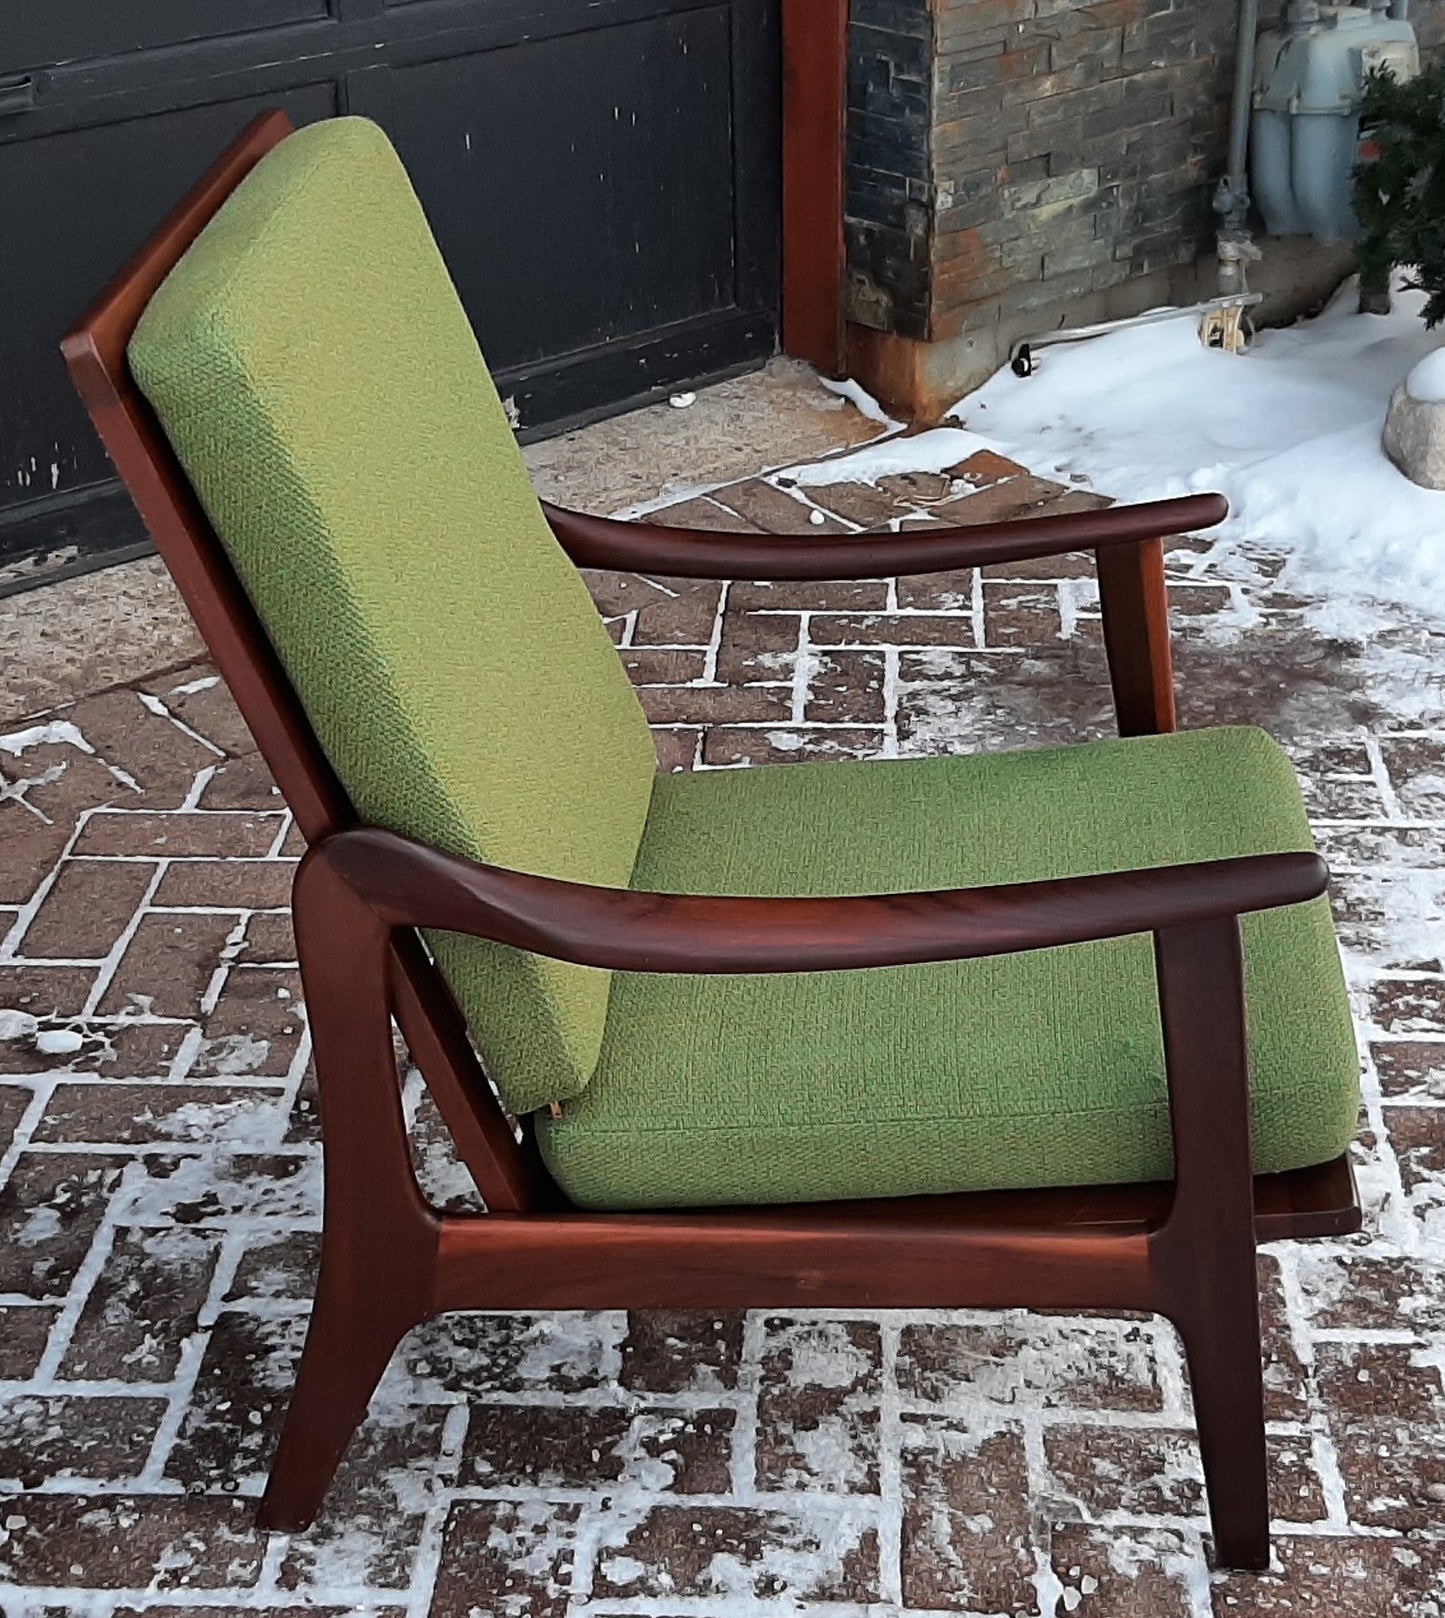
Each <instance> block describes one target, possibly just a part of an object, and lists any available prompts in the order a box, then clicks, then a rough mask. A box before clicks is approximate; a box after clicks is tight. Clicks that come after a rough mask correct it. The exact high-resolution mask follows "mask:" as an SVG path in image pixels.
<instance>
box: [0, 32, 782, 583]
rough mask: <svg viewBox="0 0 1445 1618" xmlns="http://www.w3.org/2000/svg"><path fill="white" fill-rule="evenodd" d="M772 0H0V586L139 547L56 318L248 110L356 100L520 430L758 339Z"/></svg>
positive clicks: (770, 126)
mask: <svg viewBox="0 0 1445 1618" xmlns="http://www.w3.org/2000/svg"><path fill="white" fill-rule="evenodd" d="M778 4H779V0H705V3H697V0H391V3H390V4H384V3H383V0H231V3H229V4H227V5H225V6H219V5H214V6H213V5H205V6H202V5H197V4H196V3H195V0H72V3H70V4H66V5H63V6H60V5H56V4H55V3H54V0H9V3H8V4H7V6H6V18H5V24H4V28H3V29H0V206H3V209H4V215H5V219H6V222H7V223H6V228H5V229H4V231H3V232H0V593H3V592H5V591H7V590H9V589H14V588H17V587H24V586H25V585H27V584H29V583H35V582H40V580H42V579H45V578H54V577H57V576H59V575H60V574H63V573H64V572H69V571H81V570H83V569H85V568H87V567H93V566H95V565H97V563H98V562H101V561H112V560H120V559H122V558H124V557H126V556H129V555H135V554H138V553H140V552H141V551H143V550H144V549H146V548H147V547H146V544H145V540H144V536H143V533H142V531H141V528H140V523H139V519H138V518H137V517H136V516H135V514H134V512H133V510H132V509H131V507H130V504H129V502H128V500H127V499H126V497H125V496H124V495H123V494H122V493H121V491H120V488H119V485H118V484H117V483H116V482H115V480H114V477H113V475H112V473H111V469H110V465H109V462H108V461H107V460H106V458H105V455H104V453H103V451H102V450H101V448H100V446H99V444H98V443H97V441H96V440H95V438H94V436H93V435H92V433H91V432H90V429H89V427H88V426H87V424H86V422H85V420H84V416H83V413H82V411H81V409H80V405H79V402H78V401H77V400H76V399H75V397H74V395H73V393H72V392H71V389H70V385H69V382H68V381H67V379H66V377H65V374H64V371H63V369H62V366H61V363H60V357H59V353H58V350H57V347H56V345H57V343H58V341H59V338H60V335H61V333H62V332H63V331H64V330H65V329H66V328H67V327H68V326H69V324H70V323H71V322H72V321H73V320H74V319H75V317H76V316H77V315H78V314H79V313H80V311H81V310H82V309H83V308H84V307H85V305H86V304H87V302H88V301H89V300H90V299H91V298H92V297H93V296H94V295H95V294H96V293H97V292H98V291H99V290H100V288H101V286H102V284H103V283H104V282H105V280H106V279H107V278H108V277H109V276H110V275H111V274H112V273H114V271H115V270H116V269H117V268H118V267H119V266H120V264H121V263H122V261H123V260H124V259H125V257H126V256H127V255H128V254H129V253H130V252H131V251H132V250H133V249H134V248H135V247H136V246H138V245H139V243H140V242H141V241H142V240H143V239H144V238H145V237H146V236H147V235H148V234H149V233H150V231H151V230H153V229H154V227H155V226H156V224H157V223H158V222H159V221H160V219H161V217H162V216H163V214H164V213H165V211H166V210H167V209H168V208H169V207H170V206H171V205H172V204H173V203H174V202H175V201H176V200H177V199H178V198H179V196H180V195H181V193H182V192H183V191H184V190H185V189H186V188H187V187H188V186H189V185H190V184H191V183H192V182H193V181H194V180H195V179H196V178H197V176H198V175H199V174H200V173H201V171H202V170H203V169H204V168H205V167H206V165H207V164H208V163H209V162H210V161H211V160H212V159H213V158H214V156H215V154H216V153H217V152H218V151H220V149H221V148H222V147H223V146H224V145H225V144H226V142H227V141H228V140H230V139H231V138H232V136H234V135H235V134H236V133H237V132H238V131H239V130H240V129H241V127H242V126H243V125H244V124H245V123H246V122H247V121H248V120H249V119H251V118H252V117H253V116H254V115H255V114H256V113H257V112H258V111H260V110H262V109H263V108H265V107H268V106H281V107H285V108H286V109H287V111H288V112H290V114H291V115H292V117H293V118H294V119H295V120H296V121H297V122H298V123H305V122H309V121H311V120H314V119H317V118H326V117H331V116H333V115H335V114H337V113H348V112H349V113H359V114H362V115H364V116H367V117H370V118H374V119H376V121H377V122H378V123H380V124H381V125H383V127H385V128H386V129H387V130H388V132H389V133H390V134H391V136H392V138H393V139H394V140H395V141H396V144H397V146H398V148H399V150H400V152H401V155H402V157H403V159H404V161H405V162H406V164H407V167H408V168H409V170H410V172H411V175H412V178H413V180H414V181H415V183H416V187H417V190H418V192H419V193H420V195H421V198H422V201H423V203H424V204H425V206H426V208H427V212H428V214H429V215H430V218H431V221H432V225H433V227H434V229H435V231H436V234H437V239H438V241H439V242H440V244H441V248H442V252H443V253H444V254H445V256H446V258H447V262H448V264H449V266H450V268H451V270H452V273H453V275H454V277H455V279H456V282H457V286H458V288H459V290H460V292H461V295H462V299H463V302H464V303H465V304H466V307H467V310H468V313H469V314H470V316H471V318H472V322H473V324H474V326H475V327H476V330H477V334H478V336H479V338H480V339H481V343H482V347H483V350H484V351H485V353H486V355H487V358H488V360H489V362H490V364H491V366H492V369H493V372H494V374H495V375H496V377H497V382H498V386H499V387H500V389H501V392H502V396H503V398H504V399H507V400H508V401H509V402H510V406H511V409H512V411H513V414H514V419H515V421H516V423H517V426H518V429H519V432H520V434H521V436H523V437H524V438H526V437H535V436H541V435H543V434H545V433H547V432H552V431H556V430H558V429H559V428H560V427H561V426H564V425H570V424H573V423H576V422H580V421H584V420H586V419H588V418H591V417H596V416H600V415H605V414H608V413H610V412H612V411H615V410H617V409H619V408H622V407H623V406H625V405H628V404H630V403H633V402H636V401H641V400H645V399H647V398H649V397H656V396H659V395H663V394H666V393H668V392H670V391H673V390H675V389H677V388H679V387H682V386H684V385H690V384H692V383H695V382H698V381H702V380H705V379H708V378H711V377H715V376H720V375H724V374H727V373H729V372H734V371H738V370H742V369H745V368H747V367H749V366H751V365H755V364H757V363H759V362H760V361H761V360H763V359H764V358H766V356H767V355H768V354H770V353H771V352H772V351H773V348H774V346H775V343H776V335H777V322H778V314H777V309H778V277H779V263H778V260H779V203H778V189H779V122H780V120H779V100H780V82H779V81H780V74H779V43H778V36H779V19H778Z"/></svg>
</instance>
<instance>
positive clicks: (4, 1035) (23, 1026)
mask: <svg viewBox="0 0 1445 1618" xmlns="http://www.w3.org/2000/svg"><path fill="white" fill-rule="evenodd" d="M39 1028H40V1024H39V1023H38V1022H37V1021H36V1020H35V1018H34V1017H32V1016H31V1015H30V1013H29V1012H28V1011H0V1042H3V1043H8V1042H9V1041H11V1040H16V1039H34V1038H35V1035H36V1033H37V1031H38V1030H39Z"/></svg>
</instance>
